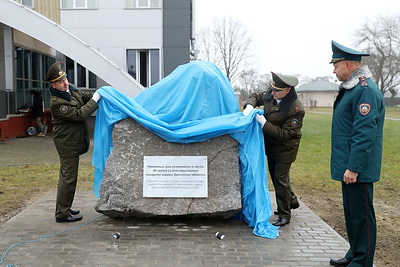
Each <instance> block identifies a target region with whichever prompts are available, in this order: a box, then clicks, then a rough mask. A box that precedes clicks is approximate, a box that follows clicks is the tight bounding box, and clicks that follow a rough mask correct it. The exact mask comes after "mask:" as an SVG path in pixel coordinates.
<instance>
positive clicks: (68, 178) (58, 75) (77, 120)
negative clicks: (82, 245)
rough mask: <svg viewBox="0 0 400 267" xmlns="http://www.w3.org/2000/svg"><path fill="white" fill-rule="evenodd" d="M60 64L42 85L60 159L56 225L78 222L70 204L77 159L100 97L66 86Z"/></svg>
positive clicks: (85, 148) (86, 144) (83, 150)
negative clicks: (46, 89) (46, 87)
mask: <svg viewBox="0 0 400 267" xmlns="http://www.w3.org/2000/svg"><path fill="white" fill-rule="evenodd" d="M62 67H63V63H62V62H60V61H58V62H56V63H54V64H53V65H52V66H51V67H50V69H49V70H48V72H47V75H46V77H45V81H46V82H49V83H50V88H49V90H50V94H51V100H50V109H51V115H52V123H53V125H54V128H53V139H54V144H55V146H56V149H57V152H58V155H59V158H60V173H59V182H58V190H57V202H56V212H55V217H56V222H74V221H79V220H82V216H79V215H77V214H79V213H80V211H79V210H72V209H71V206H72V202H73V200H74V196H75V189H76V184H77V179H78V167H79V156H80V155H82V154H83V153H86V152H87V151H88V150H89V135H88V127H87V123H86V119H87V118H88V117H89V116H90V115H91V114H92V113H93V112H94V111H95V110H96V109H97V108H98V106H97V101H98V100H99V99H100V95H99V94H98V93H97V92H95V93H94V94H93V93H86V92H80V91H79V90H78V89H77V88H76V87H75V86H73V85H72V84H69V82H68V79H67V75H66V73H65V72H64V71H63V70H62Z"/></svg>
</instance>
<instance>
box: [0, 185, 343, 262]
mask: <svg viewBox="0 0 400 267" xmlns="http://www.w3.org/2000/svg"><path fill="white" fill-rule="evenodd" d="M55 197H56V192H55V191H51V192H48V193H47V194H46V195H45V196H43V197H42V198H40V199H39V200H38V201H36V202H35V203H33V204H32V205H31V206H29V207H28V208H26V209H25V210H23V211H22V212H21V213H19V214H18V215H16V216H15V217H13V218H11V219H10V220H9V221H8V222H6V223H5V224H4V225H2V226H1V228H0V237H1V242H0V255H1V256H3V255H4V253H5V252H6V250H7V249H8V248H9V247H11V246H13V245H15V244H17V243H19V242H23V241H33V240H37V239H39V238H41V237H43V236H44V237H45V238H42V239H41V240H39V241H37V242H32V243H22V244H19V245H17V246H15V247H14V248H12V249H11V250H10V251H9V252H8V254H7V255H6V257H5V259H4V260H3V263H2V264H1V265H0V266H6V264H16V265H17V266H329V259H330V258H340V257H342V256H343V255H344V254H345V252H346V251H347V248H348V244H347V242H346V241H345V240H344V239H343V238H342V237H341V236H340V235H339V234H337V233H336V232H335V231H334V230H333V229H332V228H331V227H329V226H328V225H327V224H326V223H325V222H323V221H322V220H321V219H320V218H319V217H318V216H317V215H316V214H315V213H313V212H312V211H311V210H310V209H309V208H308V207H306V206H305V205H304V204H303V203H301V207H300V208H299V209H297V210H295V211H293V217H292V220H291V223H290V224H289V225H287V226H285V227H282V228H280V230H279V237H278V238H276V239H267V238H262V237H258V236H255V235H254V234H253V233H252V229H251V228H249V227H248V226H247V225H246V224H245V223H244V222H242V221H237V220H210V219H186V220H185V219H167V218H165V219H144V218H131V219H120V220H118V219H111V218H108V217H106V216H104V215H101V214H99V213H97V212H96V211H95V209H94V206H95V205H96V201H97V200H96V198H95V197H94V195H93V193H92V192H86V191H84V192H82V191H80V192H77V194H76V197H75V204H74V207H75V208H79V209H80V210H81V214H82V215H83V216H84V218H83V220H82V221H80V222H74V223H56V222H55V219H54V205H55V204H54V203H55ZM274 218H275V216H272V218H271V220H272V219H274ZM116 232H120V233H121V237H120V239H118V248H114V247H112V245H113V240H114V239H113V237H112V234H114V233H116ZM216 232H221V233H223V234H224V235H225V236H226V237H225V239H224V242H225V244H226V245H227V248H221V247H220V245H221V241H220V240H218V239H217V238H216V237H215V233H216ZM57 233H60V234H58V235H57ZM55 234H56V235H55Z"/></svg>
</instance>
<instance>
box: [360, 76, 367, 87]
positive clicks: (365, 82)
mask: <svg viewBox="0 0 400 267" xmlns="http://www.w3.org/2000/svg"><path fill="white" fill-rule="evenodd" d="M360 83H361V86H362V87H366V86H368V83H367V78H366V77H365V76H363V77H360Z"/></svg>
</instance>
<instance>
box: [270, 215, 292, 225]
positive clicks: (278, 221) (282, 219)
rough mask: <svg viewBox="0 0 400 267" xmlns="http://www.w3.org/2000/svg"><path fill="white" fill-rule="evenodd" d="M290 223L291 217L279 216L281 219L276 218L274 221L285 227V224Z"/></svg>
mask: <svg viewBox="0 0 400 267" xmlns="http://www.w3.org/2000/svg"><path fill="white" fill-rule="evenodd" d="M289 223H290V220H289V219H285V218H282V217H279V219H278V220H276V221H275V222H273V223H272V225H275V226H281V227H283V226H285V225H286V224H289Z"/></svg>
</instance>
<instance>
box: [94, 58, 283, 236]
mask: <svg viewBox="0 0 400 267" xmlns="http://www.w3.org/2000/svg"><path fill="white" fill-rule="evenodd" d="M97 92H98V93H99V94H100V95H101V96H102V98H101V99H100V101H99V103H98V104H99V109H98V111H97V114H96V124H95V132H94V151H93V158H92V162H93V165H94V167H95V173H94V184H93V192H94V194H95V195H96V197H97V198H99V192H100V187H101V183H102V178H103V171H104V169H105V167H106V161H107V158H108V156H109V155H110V153H111V151H112V149H113V145H112V129H113V127H114V124H115V123H116V122H118V121H120V120H123V119H125V118H133V119H134V120H136V121H137V122H138V123H140V124H141V125H143V126H144V127H145V128H147V129H148V130H149V131H151V132H153V133H155V134H157V135H158V136H160V137H161V138H163V139H164V140H166V141H168V142H175V143H193V142H201V141H205V140H208V139H210V138H214V137H217V136H221V135H224V134H230V135H231V137H232V138H234V139H236V140H237V141H238V148H239V160H240V166H241V173H242V211H241V213H240V215H239V217H240V219H242V220H244V221H246V222H247V223H248V225H249V227H254V229H253V233H254V234H255V235H258V236H262V237H267V238H276V237H277V236H278V227H275V226H273V225H272V224H270V223H269V222H268V220H269V219H270V216H271V214H272V205H271V202H270V196H269V192H268V182H267V177H266V175H267V172H266V171H267V170H266V157H265V151H264V138H263V133H262V130H261V128H260V126H259V124H258V123H257V122H256V120H255V115H256V114H257V112H258V113H260V114H262V111H261V110H254V111H253V112H252V113H250V115H248V116H243V114H242V113H241V112H239V110H238V103H237V99H236V96H235V94H234V92H233V90H232V87H231V85H230V83H229V81H228V80H227V78H226V77H225V75H224V74H223V73H222V72H221V71H220V70H219V69H218V68H217V67H216V66H215V65H214V64H212V63H210V62H205V61H194V62H191V63H188V64H185V65H182V66H179V67H178V68H176V70H174V71H173V72H172V73H171V74H170V75H168V76H167V77H165V78H164V79H162V80H161V81H160V82H158V83H157V84H155V85H153V86H151V87H150V88H148V89H147V90H145V91H143V92H142V93H141V94H139V95H138V96H136V97H135V98H129V97H127V96H126V95H124V94H123V93H121V92H119V91H117V90H115V89H114V88H112V87H109V86H104V87H101V88H100V89H98V90H97Z"/></svg>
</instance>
